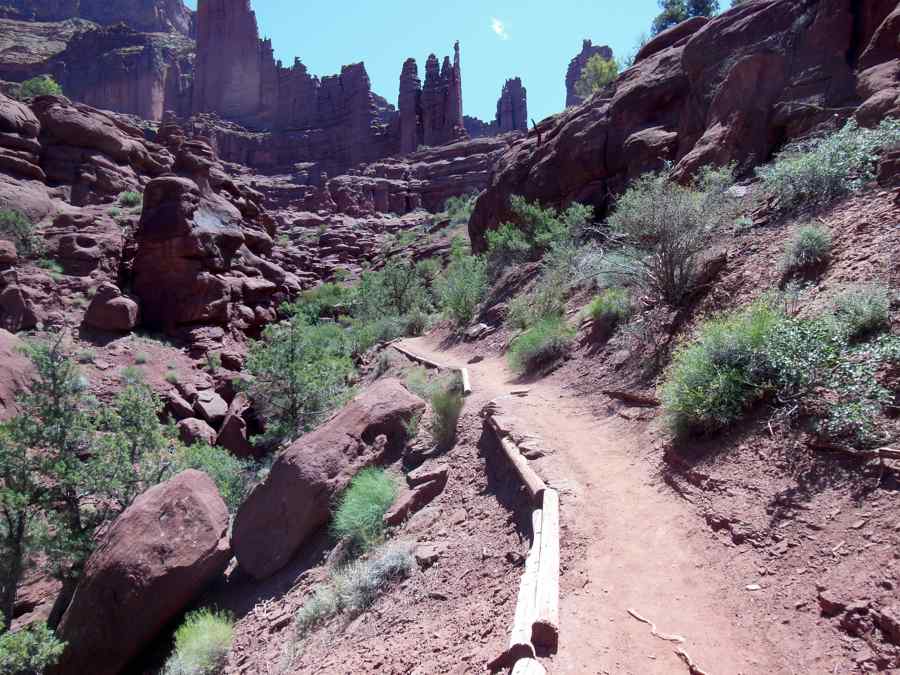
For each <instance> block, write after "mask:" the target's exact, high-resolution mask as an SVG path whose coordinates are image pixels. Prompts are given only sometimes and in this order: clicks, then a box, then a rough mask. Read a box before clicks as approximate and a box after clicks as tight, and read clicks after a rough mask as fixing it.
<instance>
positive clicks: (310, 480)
mask: <svg viewBox="0 0 900 675" xmlns="http://www.w3.org/2000/svg"><path fill="white" fill-rule="evenodd" d="M424 409H425V403H424V402H423V401H422V400H421V399H419V398H418V397H417V396H414V395H413V394H411V393H409V391H407V390H406V389H405V388H404V387H403V385H401V384H400V382H399V381H397V380H394V379H385V380H380V381H378V382H376V383H375V384H374V385H372V386H371V387H370V388H369V389H367V390H366V391H364V392H363V393H362V394H360V395H359V396H357V397H356V398H355V399H353V401H351V402H350V403H349V404H348V405H347V406H346V407H344V408H343V409H342V410H341V411H340V412H339V413H337V414H336V415H335V416H334V417H332V418H331V419H330V420H329V421H328V422H326V423H325V424H323V425H322V426H321V427H319V428H318V429H317V430H315V431H313V432H311V433H309V434H306V435H305V436H303V437H302V438H300V439H299V440H297V441H296V442H295V443H294V444H293V445H291V446H290V447H289V448H288V449H287V450H285V451H284V452H282V453H281V455H280V456H279V457H278V459H277V460H276V461H275V464H274V465H273V466H272V469H271V471H270V472H269V475H268V477H267V478H266V480H265V481H264V482H263V483H261V484H260V485H258V486H257V487H256V488H254V490H253V491H252V492H251V493H250V496H249V497H247V499H246V500H245V501H244V504H243V505H242V506H241V508H240V510H239V511H238V514H237V518H236V519H235V523H234V534H233V542H234V549H235V554H236V555H237V558H238V561H239V562H240V564H241V567H242V568H244V569H245V570H246V571H247V572H248V573H250V574H252V575H253V576H254V577H256V578H258V579H264V578H266V577H268V576H270V575H271V574H273V573H274V572H276V571H278V570H279V569H281V568H282V567H284V565H286V564H287V563H288V561H289V560H290V559H291V558H292V557H293V555H294V554H295V553H296V552H297V550H298V549H299V548H300V547H301V546H302V545H303V542H304V541H305V540H306V538H307V537H308V536H309V535H310V534H311V533H312V532H313V531H314V530H316V529H317V528H319V527H321V526H322V525H324V524H325V523H326V522H328V518H329V516H330V506H331V502H332V500H333V498H334V497H335V495H336V494H338V493H339V492H340V491H341V490H342V489H344V488H345V487H346V486H347V484H348V483H349V482H350V480H351V478H352V477H353V476H354V475H355V474H356V473H357V472H358V471H359V470H360V469H363V468H365V467H367V466H371V465H373V464H375V463H377V462H378V461H379V460H380V459H382V458H381V456H380V454H381V452H393V451H396V450H399V448H400V447H401V446H402V444H403V441H404V439H405V435H406V430H405V428H404V424H405V423H407V422H409V420H410V419H412V417H413V416H414V415H417V414H419V413H421V412H422V411H423V410H424ZM380 435H384V436H385V437H386V438H387V444H386V445H385V447H384V450H383V451H380V450H379V449H378V446H379V445H380V444H376V443H375V441H376V438H378V436H380Z"/></svg>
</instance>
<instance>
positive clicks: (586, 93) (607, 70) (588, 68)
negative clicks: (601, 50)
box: [575, 54, 619, 99]
mask: <svg viewBox="0 0 900 675" xmlns="http://www.w3.org/2000/svg"><path fill="white" fill-rule="evenodd" d="M618 74H619V64H618V63H616V61H615V59H605V58H603V56H602V55H600V54H594V55H593V56H592V57H591V58H590V59H588V62H587V63H586V64H584V68H583V69H582V71H581V77H579V78H578V81H577V82H576V83H575V93H576V94H578V95H579V96H580V97H581V98H585V99H586V98H589V97H590V96H591V95H592V94H594V93H595V92H597V91H600V90H601V89H603V87H605V86H606V85H608V84H609V83H610V82H612V81H613V80H614V79H616V75H618Z"/></svg>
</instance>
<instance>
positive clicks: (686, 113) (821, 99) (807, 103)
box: [470, 0, 900, 250]
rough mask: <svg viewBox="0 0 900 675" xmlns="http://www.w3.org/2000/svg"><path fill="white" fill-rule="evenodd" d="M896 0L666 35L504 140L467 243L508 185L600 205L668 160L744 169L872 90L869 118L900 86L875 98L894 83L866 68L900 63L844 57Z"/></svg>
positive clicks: (829, 5) (778, 2)
mask: <svg viewBox="0 0 900 675" xmlns="http://www.w3.org/2000/svg"><path fill="white" fill-rule="evenodd" d="M876 6H877V7H876ZM879 8H880V11H876V10H878V9H879ZM895 8H896V2H880V1H879V2H876V3H873V4H872V6H868V7H866V8H863V7H862V3H857V2H853V1H852V0H764V1H763V0H761V1H758V2H749V3H742V4H740V5H738V6H736V7H735V8H733V9H731V10H729V11H727V12H724V13H723V14H721V15H719V16H718V17H716V18H715V19H713V20H711V21H709V22H704V21H699V22H692V23H691V25H689V26H688V27H687V28H686V27H685V26H684V25H680V26H676V27H674V28H672V29H670V31H666V32H664V33H662V34H661V35H660V36H658V37H657V38H656V40H654V41H653V43H650V44H648V45H647V47H645V50H644V52H643V53H642V54H641V58H639V59H638V60H637V62H636V64H635V65H634V66H633V67H632V68H629V69H628V70H626V71H625V72H624V73H622V74H621V75H620V76H619V78H618V79H617V80H616V81H615V82H614V83H613V84H612V85H611V88H610V92H611V93H610V96H609V97H606V98H603V99H598V100H592V101H590V102H588V103H586V104H583V105H581V106H578V107H575V108H571V109H569V110H567V111H565V112H564V113H561V114H560V115H557V116H556V117H553V118H550V119H549V120H547V121H545V122H544V123H542V124H541V125H539V126H538V128H537V129H536V131H535V132H532V133H531V134H530V135H529V136H528V138H527V140H526V141H524V142H521V143H518V144H516V145H513V146H512V147H511V148H510V150H509V151H508V152H507V153H506V154H505V156H504V157H503V159H502V160H501V161H500V162H499V165H498V167H497V170H496V172H495V173H494V175H493V178H492V180H491V185H490V187H489V188H488V190H487V191H486V192H485V193H484V194H482V196H481V197H480V198H479V200H478V203H477V205H476V209H475V212H474V214H473V216H472V219H471V221H470V234H471V235H472V240H473V243H474V246H475V248H476V249H477V250H483V247H484V232H485V230H486V229H488V228H491V227H495V226H496V225H497V224H499V223H501V222H503V221H504V220H507V219H509V218H510V217H511V212H510V207H509V198H510V196H511V195H513V194H520V195H523V196H524V197H526V198H528V199H532V200H538V201H541V202H543V203H546V204H553V205H566V204H569V203H571V202H573V201H580V202H585V203H588V204H591V205H593V206H594V207H596V209H597V212H598V214H601V215H602V214H603V213H604V212H605V210H606V209H607V207H608V204H609V198H610V195H615V194H618V193H620V192H621V191H622V190H623V189H624V187H625V186H626V184H627V181H628V180H629V179H631V178H633V177H635V176H638V175H640V174H641V173H643V172H645V171H650V170H655V169H659V168H661V167H662V166H663V165H664V163H665V162H667V161H670V162H673V163H675V175H676V176H678V177H681V178H685V177H687V176H688V175H690V174H691V173H693V172H694V171H696V170H697V169H698V168H699V167H701V166H703V165H705V164H716V165H721V164H726V163H728V162H735V163H737V164H738V166H739V167H741V168H749V167H751V166H753V165H755V164H757V163H759V162H762V161H765V160H766V159H768V158H769V157H770V156H771V155H772V153H773V152H774V151H777V150H778V149H779V147H781V146H782V145H783V144H784V143H785V142H787V141H789V140H791V139H796V138H799V137H801V136H803V135H804V134H808V133H809V132H811V131H813V130H814V129H817V128H819V127H820V126H823V125H825V126H827V125H834V124H835V122H837V123H840V121H841V120H840V117H838V118H837V119H836V118H835V111H844V117H845V118H846V116H847V115H849V114H850V112H852V111H853V110H854V109H857V107H858V106H860V104H861V103H864V101H863V99H865V98H867V97H868V98H869V101H866V102H865V103H864V104H863V106H862V107H860V108H859V109H858V110H859V112H858V115H859V114H860V113H862V112H864V111H866V109H867V107H870V106H872V107H874V108H875V112H874V113H873V114H870V115H866V116H865V119H866V121H867V122H873V121H876V120H877V119H878V118H879V115H881V114H886V113H887V112H889V111H890V110H893V109H894V108H893V107H892V106H893V105H894V103H892V102H893V101H895V98H893V97H895V96H896V94H888V95H887V97H886V98H882V97H885V94H883V93H881V90H883V89H884V87H880V88H878V86H876V84H874V83H875V82H879V81H880V82H886V83H893V84H892V87H893V86H896V83H897V80H896V79H893V78H892V77H891V76H886V75H884V76H883V77H884V78H885V79H880V80H879V78H878V77H873V79H872V80H871V81H870V83H869V84H866V83H865V82H866V78H867V77H868V76H869V74H870V73H871V72H873V71H872V69H873V68H883V69H885V70H889V71H891V72H900V70H898V71H893V70H892V69H893V68H895V66H894V65H891V61H888V62H882V63H874V61H878V59H879V58H883V57H884V56H887V55H888V52H881V51H880V49H879V48H878V47H877V46H873V47H872V51H871V52H869V53H871V54H873V55H874V54H879V53H883V54H884V56H882V57H878V56H873V57H872V62H868V61H867V62H865V64H860V65H865V66H866V67H867V69H866V71H864V72H863V73H860V72H859V71H858V70H857V68H856V65H857V63H858V58H851V59H850V60H848V54H849V55H851V56H852V55H854V54H859V55H863V54H866V52H867V51H868V49H869V46H870V45H877V44H880V40H882V39H884V38H880V37H879V38H877V39H874V38H875V36H877V35H879V34H880V31H881V28H879V27H882V26H886V27H887V28H886V30H887V31H888V33H890V31H891V30H894V36H895V37H894V38H893V39H894V40H896V29H891V28H890V26H891V25H892V23H891V22H892V21H893V19H892V18H891V17H889V16H888V15H889V14H891V12H892V10H895ZM861 14H865V18H866V20H865V21H863V20H862V18H863V17H862V16H861ZM879 18H880V21H879V20H878V19H879ZM867 26H868V28H866V27H867ZM688 28H692V29H693V32H690V31H689V30H688ZM887 41H888V42H889V41H890V39H888V40H887ZM654 43H655V44H654ZM891 56H893V57H894V58H896V54H895V53H894V54H891ZM885 64H888V65H885ZM876 89H878V91H876ZM889 89H890V88H889ZM891 91H895V92H896V90H894V89H891ZM886 99H887V100H886ZM875 104H877V105H875Z"/></svg>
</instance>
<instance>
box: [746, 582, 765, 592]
mask: <svg viewBox="0 0 900 675" xmlns="http://www.w3.org/2000/svg"><path fill="white" fill-rule="evenodd" d="M746 588H747V590H748V591H761V590H762V586H760V585H759V584H747V586H746Z"/></svg>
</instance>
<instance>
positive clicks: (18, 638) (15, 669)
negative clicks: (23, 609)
mask: <svg viewBox="0 0 900 675" xmlns="http://www.w3.org/2000/svg"><path fill="white" fill-rule="evenodd" d="M2 629H3V626H0V631H2ZM65 648H66V643H65V642H61V641H60V640H58V639H57V638H56V636H55V635H54V634H53V631H52V630H50V629H49V628H47V624H45V623H33V624H31V625H30V626H28V627H27V628H22V629H20V630H17V631H7V632H5V633H0V675H25V674H27V673H43V672H45V671H47V670H48V669H49V668H50V667H51V666H54V665H56V663H57V662H58V661H59V657H61V656H62V653H63V651H64V650H65Z"/></svg>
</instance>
